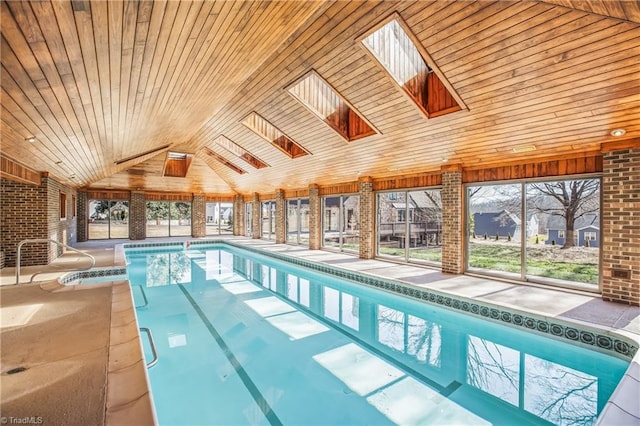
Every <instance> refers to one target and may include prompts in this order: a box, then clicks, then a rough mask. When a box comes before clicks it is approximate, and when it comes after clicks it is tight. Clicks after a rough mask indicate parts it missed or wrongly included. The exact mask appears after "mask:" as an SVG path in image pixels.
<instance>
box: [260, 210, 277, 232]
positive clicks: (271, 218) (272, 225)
mask: <svg viewBox="0 0 640 426" xmlns="http://www.w3.org/2000/svg"><path fill="white" fill-rule="evenodd" d="M261 219H262V220H261V238H264V239H265V240H271V239H273V238H275V235H276V202H275V201H264V202H263V203H262V214H261Z"/></svg>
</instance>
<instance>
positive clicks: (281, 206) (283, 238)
mask: <svg viewBox="0 0 640 426" xmlns="http://www.w3.org/2000/svg"><path fill="white" fill-rule="evenodd" d="M275 221H276V223H275V225H276V229H275V231H276V243H277V244H284V243H286V242H287V202H286V200H285V198H284V191H283V190H282V189H278V190H277V191H276V217H275Z"/></svg>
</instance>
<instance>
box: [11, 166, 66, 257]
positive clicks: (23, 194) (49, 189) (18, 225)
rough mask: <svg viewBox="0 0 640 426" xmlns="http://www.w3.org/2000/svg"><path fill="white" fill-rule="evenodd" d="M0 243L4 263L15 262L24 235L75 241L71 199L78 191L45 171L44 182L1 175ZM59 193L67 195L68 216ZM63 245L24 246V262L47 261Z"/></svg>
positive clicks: (60, 251)
mask: <svg viewBox="0 0 640 426" xmlns="http://www.w3.org/2000/svg"><path fill="white" fill-rule="evenodd" d="M0 182H1V185H0V223H1V226H0V244H1V250H2V251H3V252H4V266H15V265H16V254H17V248H18V243H19V242H20V241H22V240H25V239H34V238H44V239H53V240H55V241H59V242H61V243H63V244H68V245H73V244H75V242H76V219H77V218H75V217H73V208H72V202H73V197H74V196H76V192H75V191H74V190H73V189H71V188H69V187H67V186H65V185H62V184H61V183H59V182H57V181H56V180H54V179H52V178H50V177H49V176H47V175H46V174H44V175H43V177H42V180H41V184H40V185H38V186H36V185H31V184H24V183H20V182H15V181H12V180H8V179H4V178H2V179H1V180H0ZM60 193H63V194H65V195H66V206H65V211H66V219H64V220H61V218H60ZM61 253H62V249H61V248H59V247H58V246H57V245H55V244H51V243H49V244H48V243H33V244H27V245H25V246H23V249H22V259H21V262H20V264H21V265H22V266H29V265H46V264H48V263H50V262H51V261H52V260H54V259H55V258H57V257H58V256H59V255H60V254H61Z"/></svg>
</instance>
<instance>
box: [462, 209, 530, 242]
mask: <svg viewBox="0 0 640 426" xmlns="http://www.w3.org/2000/svg"><path fill="white" fill-rule="evenodd" d="M520 229H521V226H520V218H518V217H517V216H516V215H515V214H513V213H510V212H509V211H507V210H502V211H499V212H479V213H474V214H473V232H475V234H476V236H478V237H482V236H484V235H487V237H495V236H496V235H498V236H500V237H504V238H507V237H509V236H510V237H511V238H520Z"/></svg>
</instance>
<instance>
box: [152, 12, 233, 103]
mask: <svg viewBox="0 0 640 426" xmlns="http://www.w3.org/2000/svg"><path fill="white" fill-rule="evenodd" d="M219 7H221V6H220V4H219V3H218V2H209V3H206V4H205V5H204V6H203V8H202V9H201V10H200V15H199V16H198V20H197V21H196V23H195V24H194V28H197V29H198V30H197V36H196V37H193V36H190V37H189V41H188V44H189V45H190V47H189V48H188V55H187V57H186V58H185V59H184V60H183V67H184V66H185V65H186V68H182V70H180V71H179V72H178V73H174V75H178V76H179V77H180V78H179V79H178V80H177V81H175V82H174V84H175V85H176V86H175V88H174V89H172V90H171V91H170V94H169V96H168V98H166V99H165V100H163V103H162V104H161V109H163V108H164V107H165V106H166V105H167V104H169V105H171V104H173V103H174V102H177V99H179V98H181V97H183V96H184V94H185V87H189V86H185V82H186V81H191V77H192V76H193V72H194V69H196V68H197V66H198V64H200V62H201V60H202V56H203V55H202V53H203V52H204V50H205V49H204V48H203V46H204V43H205V41H206V40H207V39H208V38H209V35H210V34H211V31H212V29H213V25H214V23H215V21H216V17H217V11H218V8H219ZM212 10H215V11H216V12H212ZM168 92H169V91H168Z"/></svg>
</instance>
